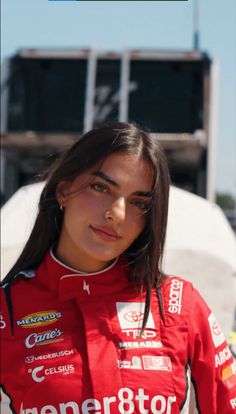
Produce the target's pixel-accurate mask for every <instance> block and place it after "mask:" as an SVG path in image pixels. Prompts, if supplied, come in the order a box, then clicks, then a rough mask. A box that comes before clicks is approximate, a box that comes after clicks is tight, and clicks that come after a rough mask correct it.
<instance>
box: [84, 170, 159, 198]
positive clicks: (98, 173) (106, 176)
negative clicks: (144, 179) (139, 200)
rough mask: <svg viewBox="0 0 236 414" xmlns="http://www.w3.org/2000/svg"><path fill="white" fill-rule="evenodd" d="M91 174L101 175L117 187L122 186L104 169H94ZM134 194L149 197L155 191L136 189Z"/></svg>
mask: <svg viewBox="0 0 236 414" xmlns="http://www.w3.org/2000/svg"><path fill="white" fill-rule="evenodd" d="M91 175H94V176H95V177H100V178H102V179H103V180H105V181H107V182H108V183H109V184H111V185H113V186H114V187H116V188H120V186H119V184H118V183H117V182H116V181H114V180H113V179H112V178H111V177H109V175H107V174H105V173H104V172H102V171H94V172H92V173H91ZM132 195H135V196H138V197H149V198H151V197H152V196H153V191H135V192H134V193H132Z"/></svg>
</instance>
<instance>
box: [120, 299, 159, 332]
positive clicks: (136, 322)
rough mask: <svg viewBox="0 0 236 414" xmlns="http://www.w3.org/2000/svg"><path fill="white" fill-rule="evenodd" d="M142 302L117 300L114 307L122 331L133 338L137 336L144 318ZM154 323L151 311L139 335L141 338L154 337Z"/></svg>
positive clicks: (143, 304)
mask: <svg viewBox="0 0 236 414" xmlns="http://www.w3.org/2000/svg"><path fill="white" fill-rule="evenodd" d="M144 308H145V303H144V302H117V303H116V309H117V315H118V319H119V323H120V327H121V329H122V332H123V333H125V334H126V336H128V337H131V338H133V339H136V338H139V337H140V333H141V328H142V323H143V318H144ZM154 329H155V324H154V320H153V316H152V313H151V311H150V312H149V315H148V319H147V324H146V327H145V330H144V332H143V333H142V335H141V338H143V339H150V338H155V337H156V332H155V331H154Z"/></svg>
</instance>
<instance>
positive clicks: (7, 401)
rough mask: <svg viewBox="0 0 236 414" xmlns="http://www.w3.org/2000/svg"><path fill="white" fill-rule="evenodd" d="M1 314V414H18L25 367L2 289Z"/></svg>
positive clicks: (0, 292) (0, 290) (1, 289)
mask: <svg viewBox="0 0 236 414" xmlns="http://www.w3.org/2000/svg"><path fill="white" fill-rule="evenodd" d="M0 295H1V313H0V334H1V364H0V373H1V376H0V378H1V381H0V382H1V383H0V412H1V414H16V413H19V412H20V404H21V400H22V387H23V380H22V378H23V374H24V371H23V365H22V362H23V361H22V358H21V357H20V355H21V354H20V344H19V342H17V339H16V338H15V336H14V335H13V334H12V332H11V327H10V325H11V323H10V319H9V312H8V309H7V303H6V297H5V293H4V288H0Z"/></svg>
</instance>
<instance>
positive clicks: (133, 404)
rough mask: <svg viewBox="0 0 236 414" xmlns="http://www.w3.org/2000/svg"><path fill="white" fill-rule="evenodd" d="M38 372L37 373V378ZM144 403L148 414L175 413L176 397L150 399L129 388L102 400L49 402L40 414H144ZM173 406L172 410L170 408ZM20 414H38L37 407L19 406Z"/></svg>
mask: <svg viewBox="0 0 236 414" xmlns="http://www.w3.org/2000/svg"><path fill="white" fill-rule="evenodd" d="M39 373H40V371H39V372H38V376H39ZM41 374H42V373H41ZM144 402H146V403H145V404H147V406H150V413H158V414H170V413H172V411H173V412H174V411H176V410H178V409H177V404H176V396H174V395H161V394H157V395H154V396H153V397H150V395H148V393H147V392H146V391H145V390H144V389H143V388H141V387H140V388H138V390H137V391H136V392H134V391H133V390H132V389H131V388H128V387H124V388H120V389H119V390H118V392H117V393H116V394H115V395H109V396H105V397H104V398H102V399H100V400H99V399H97V398H88V399H86V400H83V401H81V403H80V404H78V403H77V402H75V401H65V399H64V400H63V401H61V402H59V403H57V404H55V405H52V404H51V403H50V402H49V401H48V403H47V404H46V405H44V406H42V407H41V410H40V413H41V414H42V413H49V412H50V413H54V414H65V413H67V412H70V413H88V412H94V413H95V412H102V413H110V412H112V413H116V414H124V413H127V414H129V413H134V412H137V413H144V408H143V407H144ZM172 405H173V406H174V408H173V407H172ZM20 412H21V414H29V413H34V414H40V413H39V411H38V409H37V407H33V406H31V407H25V406H23V404H22V406H21V411H20Z"/></svg>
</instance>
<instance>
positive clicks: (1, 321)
mask: <svg viewBox="0 0 236 414" xmlns="http://www.w3.org/2000/svg"><path fill="white" fill-rule="evenodd" d="M4 328H6V322H5V321H4V319H3V316H2V314H1V313H0V329H4Z"/></svg>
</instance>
